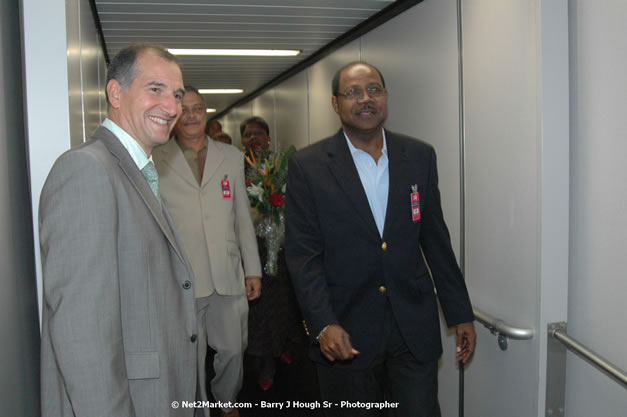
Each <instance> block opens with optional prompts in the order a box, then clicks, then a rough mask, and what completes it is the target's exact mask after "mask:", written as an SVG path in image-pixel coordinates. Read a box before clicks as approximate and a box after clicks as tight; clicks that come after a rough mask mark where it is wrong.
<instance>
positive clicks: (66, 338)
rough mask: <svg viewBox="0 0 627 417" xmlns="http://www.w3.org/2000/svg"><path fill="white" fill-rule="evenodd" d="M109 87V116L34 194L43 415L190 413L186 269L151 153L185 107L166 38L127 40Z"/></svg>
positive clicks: (192, 370)
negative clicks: (162, 41)
mask: <svg viewBox="0 0 627 417" xmlns="http://www.w3.org/2000/svg"><path fill="white" fill-rule="evenodd" d="M106 92H107V102H108V104H109V117H108V118H107V119H106V120H105V121H104V122H103V124H102V126H100V127H99V128H98V129H97V130H96V131H95V132H94V134H93V136H92V140H90V141H89V142H88V143H86V144H84V145H82V146H79V147H77V148H75V149H73V150H71V151H69V152H66V153H65V154H63V155H62V156H61V157H59V159H58V160H57V162H56V163H55V164H54V166H53V168H52V170H51V171H50V175H49V176H48V179H47V180H46V184H45V185H44V188H43V191H42V193H41V201H40V205H39V214H40V220H39V228H40V237H41V256H42V269H43V284H44V299H43V305H42V308H43V319H42V335H41V415H42V416H43V417H76V416H98V417H105V416H109V417H171V416H177V417H191V416H192V415H193V414H194V409H192V408H187V407H182V406H181V407H179V405H181V402H182V401H194V400H195V398H196V388H197V379H196V375H197V359H196V358H197V348H196V344H197V343H198V340H197V339H198V337H197V333H198V324H197V321H196V309H195V301H194V298H195V297H194V287H193V285H192V272H191V269H190V268H189V263H188V262H187V261H186V258H185V256H184V254H183V251H182V248H181V244H180V242H179V240H178V239H177V235H176V233H174V232H173V230H172V229H173V226H172V221H171V219H170V217H169V216H168V213H167V211H166V210H164V208H163V205H162V204H161V201H160V198H159V190H158V181H157V176H156V171H155V168H154V166H153V165H152V162H151V161H150V155H151V152H152V149H153V148H154V147H155V146H157V145H159V144H162V143H166V142H167V140H168V137H169V133H170V130H171V129H172V126H173V125H174V124H175V122H176V120H177V119H178V117H179V116H180V114H181V99H182V97H183V94H184V90H183V79H182V75H181V70H180V69H179V66H178V64H177V61H176V58H175V57H174V56H172V55H171V54H170V53H168V52H167V50H165V49H164V48H162V47H157V46H151V45H134V46H131V47H127V48H124V49H123V50H121V51H120V52H119V53H118V55H116V56H115V57H114V58H113V59H112V60H111V63H110V65H109V68H108V72H107V84H106ZM142 174H143V175H142ZM201 375H203V376H204V373H202V374H201ZM203 379H204V378H203Z"/></svg>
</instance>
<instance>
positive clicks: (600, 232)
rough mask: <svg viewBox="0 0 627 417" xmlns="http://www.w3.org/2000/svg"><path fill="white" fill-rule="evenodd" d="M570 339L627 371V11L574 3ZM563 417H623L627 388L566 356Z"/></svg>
mask: <svg viewBox="0 0 627 417" xmlns="http://www.w3.org/2000/svg"><path fill="white" fill-rule="evenodd" d="M569 6H570V9H569V13H570V55H571V61H570V62H571V67H570V70H571V184H570V194H571V198H570V210H571V220H570V282H569V308H568V333H569V334H571V335H572V336H573V337H575V338H576V339H578V340H579V341H581V342H582V343H584V344H585V345H587V346H589V347H590V348H591V349H593V350H595V351H596V352H597V353H599V354H600V355H601V356H603V357H605V358H606V359H607V360H609V361H610V362H613V363H614V364H615V365H617V366H618V367H620V368H622V369H623V370H627V357H626V356H625V346H626V345H627V334H626V333H625V331H624V329H625V312H626V309H625V294H627V280H626V279H625V270H627V249H626V248H627V246H626V245H625V231H626V230H627V218H626V217H625V211H626V209H627V197H626V194H625V184H627V156H626V155H627V142H626V141H625V123H624V120H625V113H626V111H627V98H626V95H625V92H626V91H627V75H626V73H625V65H627V53H626V52H625V51H627V29H626V28H625V19H626V18H627V4H626V3H625V2H623V1H619V0H606V1H602V2H595V1H589V0H572V1H570V4H569ZM567 375H568V383H567V390H566V415H567V416H569V417H584V416H591V415H596V416H604V417H623V416H624V415H625V413H626V411H625V410H627V395H625V394H626V392H625V388H624V387H621V386H619V385H618V384H617V383H616V382H614V381H613V380H610V379H609V378H608V377H607V376H605V375H603V374H602V373H600V372H599V371H598V370H597V369H595V368H593V367H592V366H590V365H589V364H588V363H586V362H584V361H583V360H582V359H581V358H579V357H578V356H576V355H574V354H570V355H569V356H568V361H567Z"/></svg>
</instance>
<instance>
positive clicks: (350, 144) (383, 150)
mask: <svg viewBox="0 0 627 417" xmlns="http://www.w3.org/2000/svg"><path fill="white" fill-rule="evenodd" d="M342 133H344V137H345V138H346V143H347V144H348V150H349V151H350V152H351V155H353V156H354V155H355V153H356V152H365V151H362V150H361V149H358V148H356V147H355V145H353V142H351V140H350V139H349V138H348V136H347V135H346V132H344V131H343V130H342ZM381 133H382V134H383V147H382V148H381V154H382V155H385V156H387V155H388V145H387V140H386V139H385V129H383V128H381Z"/></svg>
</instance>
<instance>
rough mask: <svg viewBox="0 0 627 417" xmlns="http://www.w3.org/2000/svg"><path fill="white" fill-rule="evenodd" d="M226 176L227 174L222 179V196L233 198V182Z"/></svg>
mask: <svg viewBox="0 0 627 417" xmlns="http://www.w3.org/2000/svg"><path fill="white" fill-rule="evenodd" d="M226 177H227V176H226V175H225V176H224V179H223V180H222V181H220V185H221V186H222V198H231V184H230V183H229V180H227V179H226Z"/></svg>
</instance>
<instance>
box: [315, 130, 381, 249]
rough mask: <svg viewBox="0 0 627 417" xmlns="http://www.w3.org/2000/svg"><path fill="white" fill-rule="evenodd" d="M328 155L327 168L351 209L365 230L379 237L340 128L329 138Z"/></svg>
mask: <svg viewBox="0 0 627 417" xmlns="http://www.w3.org/2000/svg"><path fill="white" fill-rule="evenodd" d="M327 150H328V155H329V169H330V171H331V173H332V174H333V176H334V177H335V180H336V181H337V182H338V184H339V185H340V187H341V188H342V190H343V191H344V193H345V194H346V196H347V197H348V200H349V201H350V203H351V206H352V209H353V210H355V211H356V212H357V214H358V215H359V216H360V217H361V218H362V219H363V221H364V223H365V224H366V225H367V230H369V231H370V232H371V233H374V234H375V236H377V238H379V229H378V228H377V223H376V222H375V220H374V216H373V215H372V210H371V209H370V204H369V203H368V197H366V192H365V191H364V186H363V185H362V183H361V179H360V178H359V173H358V172H357V168H356V167H355V163H354V162H353V157H352V156H351V154H350V150H349V149H348V145H347V144H346V138H345V137H344V133H343V131H342V130H340V131H339V132H338V133H337V134H336V135H335V136H333V138H331V140H330V141H329V146H328V148H327Z"/></svg>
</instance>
